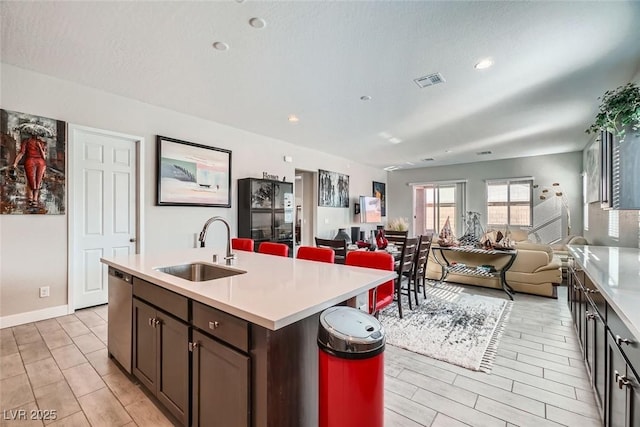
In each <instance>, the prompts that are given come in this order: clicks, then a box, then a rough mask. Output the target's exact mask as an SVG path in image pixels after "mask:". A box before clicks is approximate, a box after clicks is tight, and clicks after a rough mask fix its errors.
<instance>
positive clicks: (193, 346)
mask: <svg viewBox="0 0 640 427" xmlns="http://www.w3.org/2000/svg"><path fill="white" fill-rule="evenodd" d="M199 345H200V344H199V343H198V342H190V343H189V351H195V350H196V349H197V348H198V346H199Z"/></svg>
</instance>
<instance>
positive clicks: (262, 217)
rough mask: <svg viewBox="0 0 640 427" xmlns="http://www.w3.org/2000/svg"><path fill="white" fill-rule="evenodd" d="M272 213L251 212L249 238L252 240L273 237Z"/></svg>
mask: <svg viewBox="0 0 640 427" xmlns="http://www.w3.org/2000/svg"><path fill="white" fill-rule="evenodd" d="M272 221H273V213H272V212H271V211H269V212H256V211H254V212H251V238H252V239H253V240H271V239H272V238H273V224H272Z"/></svg>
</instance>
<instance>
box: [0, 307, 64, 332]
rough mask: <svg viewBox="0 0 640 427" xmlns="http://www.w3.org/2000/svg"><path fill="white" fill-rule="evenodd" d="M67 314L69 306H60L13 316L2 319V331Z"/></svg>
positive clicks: (0, 324) (0, 321)
mask: <svg viewBox="0 0 640 427" xmlns="http://www.w3.org/2000/svg"><path fill="white" fill-rule="evenodd" d="M67 314H69V306H68V305H58V306H56V307H49V308H43V309H42V310H34V311H27V312H25V313H18V314H12V315H10V316H4V317H0V329H3V328H10V327H12V326H18V325H24V324H25V323H31V322H38V321H40V320H47V319H51V318H54V317H59V316H66V315H67Z"/></svg>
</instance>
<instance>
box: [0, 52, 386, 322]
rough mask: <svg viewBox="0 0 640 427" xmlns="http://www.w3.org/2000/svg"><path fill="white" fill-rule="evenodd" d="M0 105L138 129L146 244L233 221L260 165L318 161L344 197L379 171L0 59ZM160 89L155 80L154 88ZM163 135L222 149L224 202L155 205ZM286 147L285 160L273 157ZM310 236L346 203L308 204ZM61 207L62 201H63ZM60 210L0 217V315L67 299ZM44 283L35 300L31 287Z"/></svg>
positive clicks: (213, 242) (216, 244)
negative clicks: (242, 190) (228, 181)
mask: <svg viewBox="0 0 640 427" xmlns="http://www.w3.org/2000/svg"><path fill="white" fill-rule="evenodd" d="M0 66H1V67H2V68H1V70H0V72H1V74H0V76H1V87H0V90H1V92H0V93H1V94H2V108H4V109H7V110H14V111H21V112H25V113H30V114H35V115H40V116H45V117H51V118H55V119H59V120H64V121H66V122H68V123H73V124H77V125H82V126H89V127H94V128H99V129H106V130H111V131H115V132H122V133H127V134H131V135H136V136H141V137H144V138H145V153H146V154H145V159H144V162H145V164H146V166H145V167H146V170H145V176H144V179H145V182H146V188H145V198H144V208H145V214H144V218H142V219H143V221H144V222H145V227H146V229H145V230H146V231H145V235H144V236H142V239H144V241H145V246H146V251H147V252H160V251H166V250H171V249H178V248H188V247H193V246H194V236H195V234H196V233H198V232H199V231H200V229H201V227H202V224H203V223H204V222H205V220H206V219H207V218H209V217H211V216H213V215H221V216H224V217H226V218H227V219H228V220H229V221H230V223H231V224H232V228H233V233H234V234H235V229H236V222H237V217H236V205H237V201H236V199H235V197H236V196H235V195H236V193H237V182H236V180H237V179H238V178H244V177H250V176H253V177H261V176H262V172H263V171H266V172H269V173H270V174H275V175H279V176H280V178H281V179H282V178H283V177H286V179H287V181H291V182H293V181H295V180H294V176H295V173H294V170H295V169H296V168H298V169H304V170H317V169H327V170H331V171H335V172H340V173H344V174H348V175H349V177H350V179H349V189H350V190H349V191H350V194H351V198H352V200H354V199H356V198H357V196H358V195H361V194H363V195H368V194H370V193H371V182H372V181H382V182H385V181H386V172H384V171H382V170H378V169H374V168H372V167H368V166H364V165H362V164H358V163H355V162H353V161H351V160H349V159H344V158H340V157H336V156H332V155H328V154H324V153H321V152H319V151H315V150H310V149H306V148H301V147H297V146H294V145H292V144H290V143H287V142H284V141H280V140H276V139H273V138H268V137H264V136H261V135H257V134H254V133H250V132H246V131H243V130H241V129H237V128H233V127H229V126H225V125H222V124H219V123H215V122H211V121H208V120H204V119H201V118H197V117H193V116H188V115H185V114H181V113H177V112H174V111H170V110H167V109H165V108H160V107H155V106H152V105H148V104H144V103H142V102H139V101H136V100H133V99H129V98H124V97H121V96H115V95H112V94H109V93H105V92H102V91H98V90H95V89H92V88H89V87H86V86H82V85H78V84H75V83H72V82H68V81H65V80H60V79H56V78H52V77H49V76H46V75H43V74H39V73H34V72H31V71H28V70H24V69H20V68H16V67H13V66H11V65H7V64H0ZM159 90H161V88H159ZM156 135H163V136H168V137H172V138H177V139H181V140H186V141H191V142H195V143H199V144H205V145H211V146H215V147H221V148H226V149H230V150H232V152H233V154H232V178H233V187H232V195H233V198H232V201H233V203H232V208H231V209H224V208H201V207H175V206H155V197H156V194H155V188H156V170H155V169H156V168H155V161H156V157H155V156H156V150H155V137H156ZM285 155H288V156H292V157H293V162H292V163H285V162H284V160H283V157H284V156H285ZM316 209H317V213H316V214H317V227H318V230H317V235H319V236H331V237H333V235H335V233H336V230H337V229H338V228H339V227H348V226H350V225H352V222H353V206H351V207H350V208H349V209H346V208H317V206H316ZM67 211H68V207H67ZM223 229H224V227H212V229H211V230H210V231H209V234H208V239H207V247H212V248H217V249H219V250H222V249H223V248H224V245H225V243H224V232H223V231H224V230H223ZM67 230H68V228H67V216H66V215H60V216H46V215H42V216H35V215H34V216H30V215H2V216H0V300H1V302H0V318H2V317H5V316H9V315H15V314H18V313H25V312H30V311H33V310H39V309H45V308H50V307H56V306H60V305H64V304H66V301H67V255H66V254H67ZM43 285H49V286H51V296H50V297H49V298H44V299H40V298H39V297H38V287H40V286H43Z"/></svg>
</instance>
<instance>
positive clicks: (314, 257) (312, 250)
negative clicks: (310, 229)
mask: <svg viewBox="0 0 640 427" xmlns="http://www.w3.org/2000/svg"><path fill="white" fill-rule="evenodd" d="M296 258H298V259H306V260H309V261H319V262H328V263H331V264H333V263H334V262H335V258H336V253H335V252H334V251H333V249H330V248H316V247H313V246H300V247H299V248H298V253H297V255H296Z"/></svg>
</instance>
